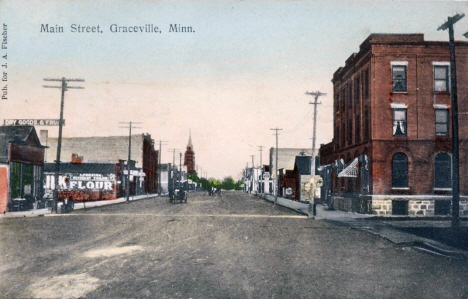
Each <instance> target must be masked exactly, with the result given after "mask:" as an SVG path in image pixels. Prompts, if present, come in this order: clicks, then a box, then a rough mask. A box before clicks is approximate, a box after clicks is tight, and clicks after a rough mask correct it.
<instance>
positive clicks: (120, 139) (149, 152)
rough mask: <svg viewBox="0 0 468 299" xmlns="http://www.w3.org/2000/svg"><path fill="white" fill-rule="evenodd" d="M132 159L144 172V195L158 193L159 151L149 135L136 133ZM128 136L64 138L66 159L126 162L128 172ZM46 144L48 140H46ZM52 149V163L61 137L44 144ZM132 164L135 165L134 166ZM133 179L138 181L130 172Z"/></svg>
mask: <svg viewBox="0 0 468 299" xmlns="http://www.w3.org/2000/svg"><path fill="white" fill-rule="evenodd" d="M131 138H132V139H131V141H132V146H131V158H130V160H133V161H135V168H138V169H140V168H141V169H142V170H143V172H144V174H145V175H144V192H145V193H154V192H157V188H158V186H157V184H158V181H157V167H158V151H156V150H155V149H154V142H153V140H152V139H151V135H149V134H135V135H132V137H131ZM128 141H129V138H128V136H106V137H72V138H63V139H62V150H61V155H62V157H71V156H72V155H74V154H75V153H76V154H79V155H80V156H83V157H84V160H83V161H82V162H83V164H85V163H112V164H116V163H119V162H122V163H123V164H124V165H125V169H126V167H127V166H126V163H127V162H126V160H127V159H128ZM43 142H44V141H43ZM44 143H45V144H47V145H48V146H49V149H48V150H47V154H46V161H48V162H52V161H54V160H55V157H56V150H57V138H49V139H48V140H47V142H44ZM130 165H132V163H130ZM130 177H131V178H132V177H133V178H135V177H136V176H133V175H132V174H131V173H130Z"/></svg>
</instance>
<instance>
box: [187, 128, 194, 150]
mask: <svg viewBox="0 0 468 299" xmlns="http://www.w3.org/2000/svg"><path fill="white" fill-rule="evenodd" d="M187 146H190V148H191V149H192V150H193V145H192V130H190V131H189V138H188V144H187Z"/></svg>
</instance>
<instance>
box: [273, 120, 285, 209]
mask: <svg viewBox="0 0 468 299" xmlns="http://www.w3.org/2000/svg"><path fill="white" fill-rule="evenodd" d="M270 130H272V131H276V132H275V135H276V151H275V152H276V158H275V160H276V162H275V179H276V192H275V206H276V203H277V202H278V193H279V178H278V135H279V132H278V131H281V130H283V129H280V128H278V127H276V128H274V129H270Z"/></svg>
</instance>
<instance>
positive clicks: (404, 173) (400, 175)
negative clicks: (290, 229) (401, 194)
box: [392, 153, 408, 188]
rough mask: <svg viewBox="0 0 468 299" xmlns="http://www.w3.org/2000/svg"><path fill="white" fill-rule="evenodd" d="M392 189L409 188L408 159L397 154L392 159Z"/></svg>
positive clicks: (402, 154) (401, 154) (403, 155)
mask: <svg viewBox="0 0 468 299" xmlns="http://www.w3.org/2000/svg"><path fill="white" fill-rule="evenodd" d="M392 187H395V188H402V187H408V157H407V156H406V155H405V154H404V153H396V154H394V155H393V158H392Z"/></svg>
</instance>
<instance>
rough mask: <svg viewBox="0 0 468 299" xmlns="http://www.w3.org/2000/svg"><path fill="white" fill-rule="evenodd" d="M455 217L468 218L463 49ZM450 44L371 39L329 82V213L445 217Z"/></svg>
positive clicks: (467, 47) (467, 71) (462, 46)
mask: <svg viewBox="0 0 468 299" xmlns="http://www.w3.org/2000/svg"><path fill="white" fill-rule="evenodd" d="M456 60H457V81H458V103H459V110H458V111H459V112H460V113H459V117H458V118H459V136H460V163H459V165H460V194H461V196H460V199H461V202H460V213H461V214H462V215H467V214H468V208H467V202H466V201H467V194H468V180H466V178H467V177H468V115H467V114H466V113H467V112H468V84H467V82H468V43H467V42H456ZM449 62H450V55H449V47H448V42H434V41H425V40H424V35H423V34H371V35H370V36H369V37H368V38H367V39H366V40H365V41H364V42H363V43H362V44H361V46H360V50H359V52H358V53H354V54H352V55H351V56H350V57H349V58H348V59H347V60H346V64H345V66H344V67H340V68H339V69H338V70H337V71H336V72H335V73H334V75H333V80H332V82H333V87H334V115H333V121H334V138H333V141H332V142H331V143H329V144H326V145H322V147H321V152H320V157H321V164H322V165H324V164H328V165H329V166H328V168H329V170H331V174H332V175H331V181H330V185H331V187H330V188H331V202H332V204H333V205H334V207H335V208H337V209H341V210H345V211H355V212H360V213H373V214H378V215H421V216H429V215H448V214H450V205H451V186H452V185H451V184H452V181H451V168H452V162H451V161H452V131H451V130H452V128H451V127H452V124H451V101H450V63H449Z"/></svg>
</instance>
